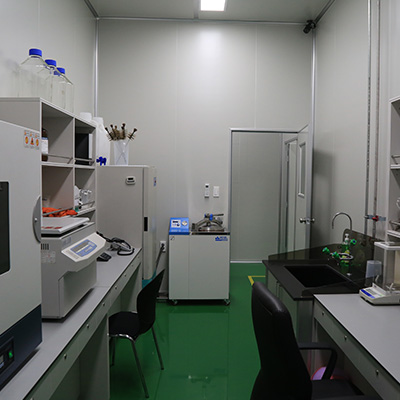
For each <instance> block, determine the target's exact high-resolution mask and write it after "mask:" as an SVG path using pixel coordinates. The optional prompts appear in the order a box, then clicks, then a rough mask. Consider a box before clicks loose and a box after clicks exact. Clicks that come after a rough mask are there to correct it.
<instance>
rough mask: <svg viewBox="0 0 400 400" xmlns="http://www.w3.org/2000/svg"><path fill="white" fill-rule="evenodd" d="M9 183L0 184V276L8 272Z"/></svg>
mask: <svg viewBox="0 0 400 400" xmlns="http://www.w3.org/2000/svg"><path fill="white" fill-rule="evenodd" d="M9 214H10V210H9V183H8V182H0V275H1V274H4V273H5V272H7V271H9V270H10V215H9Z"/></svg>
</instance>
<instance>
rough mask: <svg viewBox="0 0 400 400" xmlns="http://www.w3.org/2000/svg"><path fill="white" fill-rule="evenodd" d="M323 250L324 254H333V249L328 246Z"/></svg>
mask: <svg viewBox="0 0 400 400" xmlns="http://www.w3.org/2000/svg"><path fill="white" fill-rule="evenodd" d="M322 252H323V253H324V254H331V251H330V250H329V249H328V248H327V247H324V248H323V249H322Z"/></svg>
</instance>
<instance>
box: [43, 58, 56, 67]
mask: <svg viewBox="0 0 400 400" xmlns="http://www.w3.org/2000/svg"><path fill="white" fill-rule="evenodd" d="M45 61H46V64H48V65H53V66H54V67H56V66H57V63H56V60H52V59H50V58H48V59H47V60H45Z"/></svg>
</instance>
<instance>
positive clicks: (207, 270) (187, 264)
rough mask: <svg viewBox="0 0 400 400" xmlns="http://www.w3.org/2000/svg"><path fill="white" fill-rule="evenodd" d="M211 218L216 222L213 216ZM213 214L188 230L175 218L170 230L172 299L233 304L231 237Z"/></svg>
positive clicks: (185, 221) (184, 224) (185, 222)
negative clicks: (231, 294)
mask: <svg viewBox="0 0 400 400" xmlns="http://www.w3.org/2000/svg"><path fill="white" fill-rule="evenodd" d="M211 218H213V217H212V216H211ZM209 219H210V214H206V216H205V218H204V219H203V220H201V221H199V222H198V223H196V224H193V229H192V230H190V228H189V226H188V221H189V219H188V218H171V220H170V229H169V288H168V292H169V299H170V300H172V301H173V302H177V301H178V300H224V301H225V303H226V304H229V266H230V244H229V243H230V240H229V239H230V235H229V232H227V231H226V230H225V229H224V228H223V227H222V224H221V220H220V219H219V218H217V219H215V220H214V221H213V222H212V223H209Z"/></svg>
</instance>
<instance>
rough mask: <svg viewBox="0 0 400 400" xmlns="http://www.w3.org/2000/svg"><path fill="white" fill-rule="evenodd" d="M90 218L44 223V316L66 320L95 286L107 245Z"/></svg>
mask: <svg viewBox="0 0 400 400" xmlns="http://www.w3.org/2000/svg"><path fill="white" fill-rule="evenodd" d="M88 221H89V219H88V218H71V217H64V218H43V220H42V245H41V255H42V314H43V318H54V319H59V318H64V317H65V316H66V315H67V314H68V313H69V312H70V311H71V310H72V308H73V307H74V306H75V305H76V304H77V303H78V302H79V301H80V300H81V299H82V298H83V296H85V294H86V293H88V291H89V290H90V289H91V288H92V287H93V286H94V284H95V283H96V279H97V269H96V259H97V256H98V255H100V253H101V252H102V251H103V249H104V247H105V245H106V241H105V240H104V239H103V238H102V237H101V236H99V235H98V234H97V233H96V230H95V224H94V223H93V222H88Z"/></svg>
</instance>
